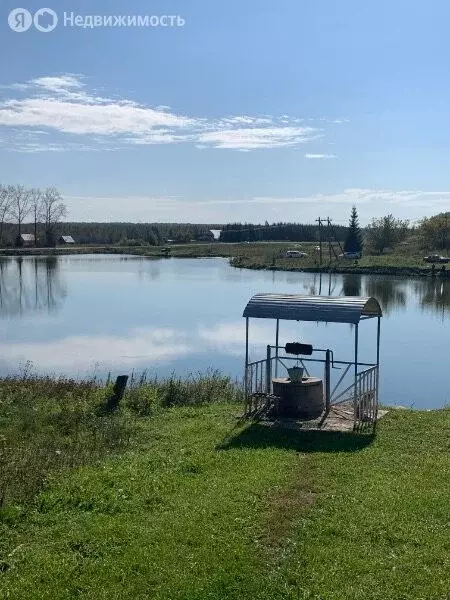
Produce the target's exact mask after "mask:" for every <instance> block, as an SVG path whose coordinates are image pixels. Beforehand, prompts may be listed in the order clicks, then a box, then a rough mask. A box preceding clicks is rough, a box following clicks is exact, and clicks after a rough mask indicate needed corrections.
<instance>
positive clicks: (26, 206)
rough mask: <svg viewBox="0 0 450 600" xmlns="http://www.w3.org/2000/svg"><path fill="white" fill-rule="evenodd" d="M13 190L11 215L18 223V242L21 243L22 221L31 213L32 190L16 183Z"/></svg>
mask: <svg viewBox="0 0 450 600" xmlns="http://www.w3.org/2000/svg"><path fill="white" fill-rule="evenodd" d="M10 190H11V197H12V200H11V215H12V217H13V219H14V220H15V221H16V223H17V228H18V234H17V244H20V243H21V239H20V234H21V232H22V223H23V221H24V219H26V217H27V216H28V215H29V214H30V192H29V190H27V189H26V188H25V187H24V186H23V185H15V186H12V187H11V188H10Z"/></svg>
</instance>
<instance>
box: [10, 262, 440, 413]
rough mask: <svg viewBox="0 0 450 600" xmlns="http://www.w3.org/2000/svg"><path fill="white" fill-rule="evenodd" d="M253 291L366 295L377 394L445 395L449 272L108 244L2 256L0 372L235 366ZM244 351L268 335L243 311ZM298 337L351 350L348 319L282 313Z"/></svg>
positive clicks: (434, 400) (408, 400)
mask: <svg viewBox="0 0 450 600" xmlns="http://www.w3.org/2000/svg"><path fill="white" fill-rule="evenodd" d="M258 292H286V293H301V294H322V295H327V294H331V295H370V296H375V297H376V298H377V299H378V300H379V302H380V304H381V306H382V308H383V312H384V318H383V320H382V335H381V373H380V379H381V381H380V385H381V388H380V389H381V392H380V400H381V401H382V402H383V403H386V404H401V405H406V406H411V405H413V406H415V407H417V408H419V407H420V408H435V407H439V406H443V405H444V404H446V403H450V390H449V388H450V385H449V381H450V379H449V373H448V370H449V366H450V361H449V354H450V352H449V349H450V281H449V280H446V281H443V280H439V279H428V278H427V279H418V280H404V279H397V278H392V277H382V276H357V275H335V276H332V277H331V278H330V277H329V276H328V275H322V276H321V277H320V276H319V274H306V273H283V272H263V271H246V270H238V269H233V268H231V267H230V266H229V265H228V262H227V261H226V260H223V259H197V260H190V259H161V260H150V259H145V258H144V259H143V258H139V257H124V256H122V257H118V256H108V255H103V256H102V255H95V256H94V255H84V256H65V257H37V258H36V257H25V258H17V257H11V258H6V257H5V258H0V317H1V318H0V335H1V338H0V374H12V373H18V372H20V371H21V370H23V369H24V367H25V365H26V364H27V363H28V362H31V363H32V369H33V370H34V371H35V372H44V373H52V374H56V373H58V374H59V373H63V374H66V375H74V376H76V377H84V376H87V375H92V374H93V373H96V374H98V375H101V376H102V375H104V374H106V373H107V372H108V371H111V372H112V373H113V374H117V373H131V372H132V371H133V370H134V371H141V370H144V369H146V370H147V371H148V372H149V373H150V374H158V375H167V374H169V373H171V372H176V373H177V374H187V373H191V372H197V371H204V370H206V369H208V368H214V369H220V370H222V371H224V372H226V373H229V374H231V375H232V376H236V377H239V378H240V377H242V374H243V373H242V371H243V361H244V333H245V320H244V319H243V318H242V316H241V315H242V311H243V309H244V306H245V304H246V302H247V301H248V299H249V298H250V297H251V296H252V295H253V294H255V293H258ZM250 333H251V353H250V354H251V356H250V357H251V359H254V360H257V359H259V358H263V357H264V353H265V346H266V344H268V343H272V344H273V343H274V323H273V322H269V321H263V320H252V321H251V326H250ZM360 334H361V337H360V340H361V355H360V358H361V360H363V361H364V360H365V361H367V362H370V361H371V360H373V359H374V357H375V320H374V321H373V322H372V321H367V322H364V323H362V324H361V327H360ZM297 340H302V341H305V342H311V343H312V344H314V346H316V347H321V348H326V347H328V348H332V349H333V350H334V351H335V357H336V358H337V359H340V360H351V358H352V344H353V331H352V327H351V326H350V325H343V324H328V325H327V324H315V323H297V322H283V323H281V327H280V343H282V344H285V343H286V342H288V341H297Z"/></svg>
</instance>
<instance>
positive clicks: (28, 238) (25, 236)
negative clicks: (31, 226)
mask: <svg viewBox="0 0 450 600" xmlns="http://www.w3.org/2000/svg"><path fill="white" fill-rule="evenodd" d="M20 245H21V246H35V245H36V238H35V237H34V233H21V234H20Z"/></svg>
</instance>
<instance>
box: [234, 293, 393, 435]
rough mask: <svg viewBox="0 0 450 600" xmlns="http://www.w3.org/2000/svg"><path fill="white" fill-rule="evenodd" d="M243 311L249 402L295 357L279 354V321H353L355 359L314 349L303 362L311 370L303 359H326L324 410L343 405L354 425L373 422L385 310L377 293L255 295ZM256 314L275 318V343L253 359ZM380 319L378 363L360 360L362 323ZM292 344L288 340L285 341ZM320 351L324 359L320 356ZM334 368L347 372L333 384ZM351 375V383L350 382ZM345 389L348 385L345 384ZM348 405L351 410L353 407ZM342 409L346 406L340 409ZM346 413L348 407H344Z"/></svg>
mask: <svg viewBox="0 0 450 600" xmlns="http://www.w3.org/2000/svg"><path fill="white" fill-rule="evenodd" d="M243 316H244V317H245V319H246V335H245V393H246V398H247V403H248V402H249V400H250V405H251V398H252V397H254V396H258V397H259V396H261V395H264V394H265V395H266V396H267V397H269V396H270V395H271V393H272V372H274V373H275V377H277V374H278V366H279V364H281V365H282V366H283V367H285V368H287V365H286V363H287V362H288V361H289V360H299V359H293V358H292V357H290V356H284V355H282V354H280V351H281V352H282V353H283V352H285V347H284V346H280V345H279V326H280V320H289V321H313V322H314V321H315V322H322V323H347V324H351V325H353V326H354V359H353V360H352V361H341V360H335V358H334V353H333V350H332V349H330V348H327V349H322V348H314V350H313V354H315V356H312V357H310V358H302V359H300V362H301V364H302V366H303V367H304V369H305V371H306V373H307V374H309V373H308V369H307V365H305V363H308V364H309V363H323V365H324V384H325V385H324V400H325V406H326V414H328V413H329V412H330V410H331V409H334V410H337V408H342V406H343V405H344V404H345V410H346V412H347V415H349V414H351V416H350V417H348V418H351V419H352V420H353V428H354V429H358V430H360V429H364V428H366V427H367V426H369V428H370V427H373V428H374V427H375V423H376V420H377V413H378V382H379V366H380V321H381V317H382V310H381V307H380V305H379V303H378V300H376V298H372V297H365V296H338V297H333V296H305V295H300V294H273V293H272V294H256V295H255V296H253V297H252V298H251V299H250V300H249V302H248V303H247V305H246V307H245V309H244V313H243ZM251 318H256V319H274V320H275V321H276V330H275V345H274V346H272V345H270V344H269V345H268V346H267V353H266V357H265V358H263V359H261V360H257V361H253V362H250V361H249V321H250V319H251ZM373 318H376V319H377V334H376V335H377V339H376V362H375V363H362V362H359V358H358V336H359V324H360V322H361V321H364V320H366V319H373ZM289 345H292V344H287V346H289ZM320 353H322V355H321V356H322V358H318V357H317V355H318V354H320ZM332 369H339V370H341V371H343V373H342V374H340V378H339V380H338V382H337V383H336V384H335V386H334V388H333V389H332V387H331V383H332ZM347 374H349V376H350V375H352V382H351V384H350V385H346V383H345V378H346V376H347ZM343 388H344V389H343ZM349 407H350V410H349ZM341 412H342V411H341ZM344 412H345V411H344Z"/></svg>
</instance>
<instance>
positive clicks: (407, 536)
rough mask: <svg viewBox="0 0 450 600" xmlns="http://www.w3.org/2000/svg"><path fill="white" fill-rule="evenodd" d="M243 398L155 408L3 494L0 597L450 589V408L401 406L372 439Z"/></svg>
mask: <svg viewBox="0 0 450 600" xmlns="http://www.w3.org/2000/svg"><path fill="white" fill-rule="evenodd" d="M138 404H139V403H138ZM130 406H131V404H130ZM141 406H142V404H141ZM134 408H136V407H134ZM127 410H129V409H127ZM240 410H241V405H239V404H236V403H233V402H213V403H210V404H205V403H203V404H200V405H192V406H174V407H168V408H161V407H159V408H155V409H154V410H152V412H151V415H150V416H145V417H144V416H138V417H136V418H135V421H134V425H133V427H134V433H133V435H132V436H131V438H130V440H131V441H130V443H129V444H128V445H127V447H126V448H125V449H123V450H121V451H115V452H112V453H111V454H109V455H105V456H103V457H102V458H100V459H97V460H96V461H94V462H93V463H91V464H85V465H84V466H83V465H82V466H78V467H74V468H72V469H65V470H64V471H62V472H54V473H53V475H50V476H49V477H48V478H47V480H46V482H45V485H44V487H43V488H41V490H40V491H39V492H38V493H37V494H36V495H35V496H34V498H33V500H32V501H30V502H28V503H24V504H23V505H15V504H9V505H7V506H6V507H5V508H3V510H2V511H0V515H1V518H0V520H1V524H0V527H1V542H0V551H1V557H0V559H1V562H0V568H1V572H0V598H5V599H6V598H7V599H8V600H19V599H20V600H34V599H36V600H45V599H49V600H50V599H51V600H60V599H61V600H62V599H64V600H66V599H72V598H83V599H86V600H87V599H89V600H91V599H92V600H94V599H95V600H102V599H108V600H116V599H117V600H119V599H120V600H128V599H130V600H131V599H133V600H141V599H142V600H143V599H150V598H151V599H155V600H162V599H164V600H181V599H183V600H194V599H195V600H203V599H214V600H224V599H233V600H237V599H247V598H248V599H252V600H257V599H264V600H272V599H273V600H274V599H277V600H281V599H292V600H294V599H295V600H299V599H317V600H319V599H321V600H322V599H335V600H338V599H339V600H341V599H358V600H359V599H361V600H363V599H364V600H367V599H375V598H376V599H380V600H381V599H383V600H385V599H391V598H392V599H396V600H398V599H411V600H413V599H414V600H419V599H427V600H431V599H436V600H438V599H439V600H443V599H444V598H449V589H450V535H449V524H450V501H449V497H450V457H449V439H450V436H449V434H450V411H447V410H444V411H433V412H412V411H407V410H393V411H391V412H390V413H389V414H388V416H387V417H385V418H384V419H383V420H382V421H381V423H380V426H379V428H378V433H377V437H376V439H372V438H370V437H364V436H356V435H352V434H339V433H336V434H332V433H311V432H310V433H309V434H306V433H305V434H303V435H300V434H298V433H294V432H289V431H285V430H280V429H272V428H268V427H265V426H263V425H260V424H249V423H241V422H239V421H238V420H237V419H236V415H237V414H239V412H240ZM144 412H145V411H144ZM141 413H142V411H141Z"/></svg>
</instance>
